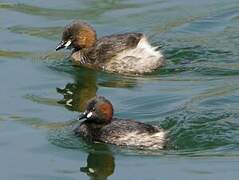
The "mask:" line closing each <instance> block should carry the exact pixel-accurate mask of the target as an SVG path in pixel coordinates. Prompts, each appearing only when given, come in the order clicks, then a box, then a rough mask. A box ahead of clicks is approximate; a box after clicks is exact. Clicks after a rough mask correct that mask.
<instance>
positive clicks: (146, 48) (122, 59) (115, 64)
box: [105, 36, 163, 74]
mask: <svg viewBox="0 0 239 180" xmlns="http://www.w3.org/2000/svg"><path fill="white" fill-rule="evenodd" d="M156 49H157V47H152V46H151V45H150V44H149V42H148V41H147V38H146V37H145V36H144V37H142V39H141V40H140V41H139V43H138V45H137V46H136V48H133V49H128V50H124V51H123V52H121V53H119V54H118V55H117V56H116V57H114V58H113V59H112V60H111V61H110V62H109V63H108V64H107V65H106V66H105V69H106V70H108V71H115V72H120V73H135V74H142V73H147V72H152V71H153V70H155V69H157V68H158V67H160V66H161V65H162V64H163V55H162V54H161V53H160V51H156Z"/></svg>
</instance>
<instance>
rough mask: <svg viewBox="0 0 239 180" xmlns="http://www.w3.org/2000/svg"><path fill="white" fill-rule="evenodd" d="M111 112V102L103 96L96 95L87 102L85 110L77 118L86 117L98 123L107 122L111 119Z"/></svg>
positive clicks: (112, 111)
mask: <svg viewBox="0 0 239 180" xmlns="http://www.w3.org/2000/svg"><path fill="white" fill-rule="evenodd" d="M113 113H114V110H113V106H112V104H111V102H110V101H109V100H107V99H106V98H104V97H103V96H97V97H94V98H92V99H90V100H89V101H88V102H87V104H86V108H85V111H84V112H83V114H82V116H81V117H80V118H79V120H80V119H87V120H89V121H92V122H95V123H98V124H108V123H110V122H111V121H112V118H113Z"/></svg>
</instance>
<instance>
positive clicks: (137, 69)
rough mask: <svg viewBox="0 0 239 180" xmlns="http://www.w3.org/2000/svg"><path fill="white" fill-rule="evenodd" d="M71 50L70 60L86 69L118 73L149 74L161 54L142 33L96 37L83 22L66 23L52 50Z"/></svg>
mask: <svg viewBox="0 0 239 180" xmlns="http://www.w3.org/2000/svg"><path fill="white" fill-rule="evenodd" d="M62 48H69V49H73V50H72V54H71V58H72V59H73V61H74V62H76V63H79V64H80V65H83V66H87V67H90V68H95V69H101V70H104V71H108V72H113V73H120V74H144V73H150V72H152V71H154V70H156V69H158V68H159V67H161V66H162V65H163V61H164V58H163V55H162V54H161V52H160V51H159V50H156V49H158V48H157V47H152V46H151V45H150V44H149V42H148V40H147V38H146V36H145V35H144V34H142V33H137V32H132V33H124V34H115V35H109V36H104V37H101V38H99V39H97V36H96V32H95V30H94V29H93V28H92V27H91V26H90V25H89V24H87V23H85V22H81V21H75V22H73V23H71V24H70V25H67V26H66V27H65V29H64V31H63V34H62V41H61V42H60V43H59V45H58V46H57V48H56V50H60V49H62Z"/></svg>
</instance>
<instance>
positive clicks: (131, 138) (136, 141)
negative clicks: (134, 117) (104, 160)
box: [118, 131, 166, 149]
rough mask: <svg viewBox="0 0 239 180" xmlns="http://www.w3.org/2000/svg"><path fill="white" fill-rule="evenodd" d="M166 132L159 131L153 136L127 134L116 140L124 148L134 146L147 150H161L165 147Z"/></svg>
mask: <svg viewBox="0 0 239 180" xmlns="http://www.w3.org/2000/svg"><path fill="white" fill-rule="evenodd" d="M165 139H166V132H165V131H159V132H157V133H154V134H148V133H137V132H132V133H127V134H125V136H124V137H121V138H119V139H118V142H121V143H123V142H124V143H123V144H124V145H126V146H134V147H139V148H147V149H163V148H164V147H165V142H166V141H165Z"/></svg>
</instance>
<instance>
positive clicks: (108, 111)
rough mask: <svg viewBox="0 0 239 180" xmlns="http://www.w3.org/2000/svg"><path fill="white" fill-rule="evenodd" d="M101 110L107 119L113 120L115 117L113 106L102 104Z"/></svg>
mask: <svg viewBox="0 0 239 180" xmlns="http://www.w3.org/2000/svg"><path fill="white" fill-rule="evenodd" d="M100 110H101V112H102V113H103V114H105V115H106V117H107V119H111V118H112V116H113V109H112V105H111V104H107V103H104V104H101V105H100Z"/></svg>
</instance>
